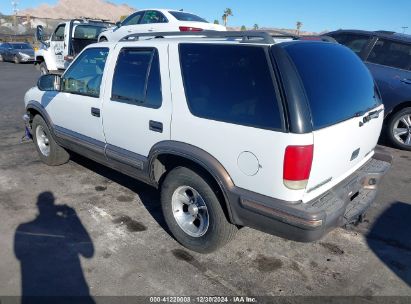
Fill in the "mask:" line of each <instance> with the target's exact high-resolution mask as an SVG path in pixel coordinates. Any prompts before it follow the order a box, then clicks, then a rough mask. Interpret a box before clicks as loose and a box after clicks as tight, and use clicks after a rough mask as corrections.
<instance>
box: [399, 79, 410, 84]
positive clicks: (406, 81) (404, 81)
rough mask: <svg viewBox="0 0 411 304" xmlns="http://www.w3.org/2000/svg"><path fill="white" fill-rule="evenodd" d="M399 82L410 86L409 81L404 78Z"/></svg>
mask: <svg viewBox="0 0 411 304" xmlns="http://www.w3.org/2000/svg"><path fill="white" fill-rule="evenodd" d="M401 82H403V83H405V84H411V79H407V78H404V79H402V80H401Z"/></svg>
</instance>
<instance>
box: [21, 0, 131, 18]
mask: <svg viewBox="0 0 411 304" xmlns="http://www.w3.org/2000/svg"><path fill="white" fill-rule="evenodd" d="M134 11H136V9H134V8H132V7H130V6H128V5H127V4H114V3H111V2H108V1H105V0H59V1H58V2H57V4H56V5H49V4H41V5H39V6H38V7H35V8H28V9H25V10H21V11H19V15H21V16H25V15H31V16H33V17H39V18H52V19H72V18H78V17H90V18H99V19H108V20H111V21H114V22H115V21H119V19H120V17H121V16H127V15H130V14H131V13H132V12H134Z"/></svg>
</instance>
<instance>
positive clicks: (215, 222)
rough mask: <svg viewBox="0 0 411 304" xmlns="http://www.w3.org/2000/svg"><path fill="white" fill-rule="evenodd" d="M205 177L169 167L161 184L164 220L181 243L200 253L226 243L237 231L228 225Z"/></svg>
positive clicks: (186, 170)
mask: <svg viewBox="0 0 411 304" xmlns="http://www.w3.org/2000/svg"><path fill="white" fill-rule="evenodd" d="M221 203H222V202H220V201H219V199H218V197H217V195H216V194H215V192H214V191H213V188H212V187H211V186H210V184H209V183H208V181H207V178H205V177H202V175H200V174H198V173H196V172H194V171H192V170H190V169H188V168H185V167H177V168H175V169H173V170H172V171H171V172H170V173H169V174H168V175H167V176H166V178H165V180H164V182H163V184H162V187H161V205H162V209H163V214H164V218H165V220H166V223H167V225H168V227H169V229H170V231H171V233H172V234H173V236H174V237H175V239H176V240H177V241H178V242H179V243H181V244H182V245H183V246H185V247H187V248H188V249H190V250H193V251H197V252H200V253H209V252H212V251H214V250H216V249H218V248H219V247H221V246H223V245H224V244H226V243H228V242H229V241H230V240H231V239H232V238H233V237H234V236H235V233H236V231H237V227H236V226H234V225H232V224H230V223H229V222H228V220H227V218H226V215H225V213H224V210H223V208H222V204H221Z"/></svg>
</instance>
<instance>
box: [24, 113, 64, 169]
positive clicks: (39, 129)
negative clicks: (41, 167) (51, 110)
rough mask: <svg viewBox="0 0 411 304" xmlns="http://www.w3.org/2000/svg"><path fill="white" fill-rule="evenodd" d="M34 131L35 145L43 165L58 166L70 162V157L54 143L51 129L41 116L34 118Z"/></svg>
mask: <svg viewBox="0 0 411 304" xmlns="http://www.w3.org/2000/svg"><path fill="white" fill-rule="evenodd" d="M32 130H33V140H34V144H35V146H36V149H37V152H38V154H39V157H40V160H41V161H42V162H43V163H45V164H47V165H49V166H58V165H62V164H64V163H66V162H67V161H68V160H69V158H70V155H69V154H68V152H67V151H66V150H65V149H63V148H62V147H60V146H59V145H58V144H57V143H56V142H55V141H54V139H53V137H52V136H51V132H50V129H49V128H48V126H47V124H46V122H45V121H44V119H43V118H42V117H41V116H40V115H36V116H34V119H33V123H32Z"/></svg>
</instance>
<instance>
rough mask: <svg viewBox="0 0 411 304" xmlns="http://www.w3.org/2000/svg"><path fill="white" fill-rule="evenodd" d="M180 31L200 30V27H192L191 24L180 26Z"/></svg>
mask: <svg viewBox="0 0 411 304" xmlns="http://www.w3.org/2000/svg"><path fill="white" fill-rule="evenodd" d="M179 29H180V32H201V31H203V29H202V28H198V27H192V26H180V27H179Z"/></svg>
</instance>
